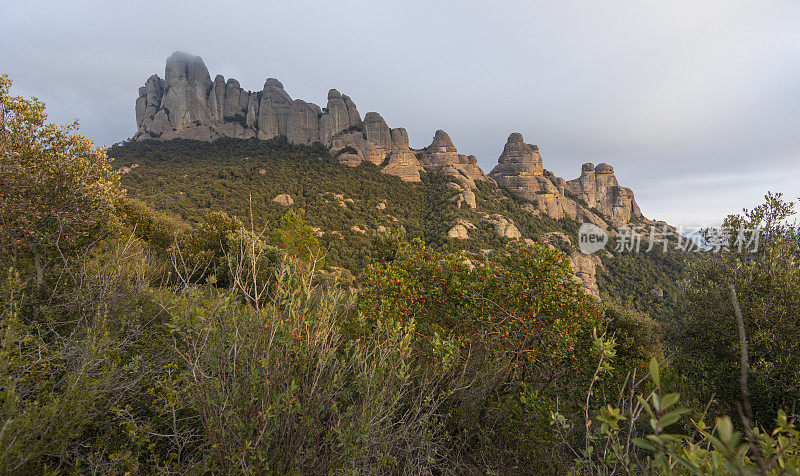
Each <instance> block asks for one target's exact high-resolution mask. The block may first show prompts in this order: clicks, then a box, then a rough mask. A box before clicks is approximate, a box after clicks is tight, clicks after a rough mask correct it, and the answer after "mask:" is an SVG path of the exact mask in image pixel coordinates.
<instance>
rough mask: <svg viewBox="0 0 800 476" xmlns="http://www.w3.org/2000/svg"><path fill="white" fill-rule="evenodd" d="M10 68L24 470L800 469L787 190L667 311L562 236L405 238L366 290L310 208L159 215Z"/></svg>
mask: <svg viewBox="0 0 800 476" xmlns="http://www.w3.org/2000/svg"><path fill="white" fill-rule="evenodd" d="M0 81H1V82H0V108H1V110H0V112H1V113H2V114H1V119H0V120H2V128H1V129H0V161H1V162H0V181H1V182H0V226H1V227H2V228H0V265H2V269H3V270H4V273H3V280H2V285H1V286H0V306H2V311H1V312H2V315H1V316H0V319H1V321H0V322H2V327H1V328H0V333H1V334H0V380H1V381H2V383H1V384H0V422H1V425H0V468H2V469H3V470H4V471H5V472H17V473H62V472H74V473H84V472H109V473H141V474H150V473H181V474H183V473H209V472H211V473H221V472H225V473H228V472H230V473H238V472H242V473H259V474H298V473H300V474H325V473H333V474H340V473H347V474H359V473H370V474H372V473H378V474H464V473H467V474H509V473H511V474H514V473H516V474H562V473H569V472H574V473H586V474H613V473H625V474H642V473H645V474H646V473H658V474H729V473H733V474H798V473H799V472H800V444H799V443H798V438H799V436H798V432H797V429H796V427H795V426H794V423H793V422H794V420H795V418H796V417H797V413H798V411H797V409H796V402H797V399H798V398H797V397H798V392H797V386H796V385H797V381H798V378H797V374H796V372H797V368H798V365H797V359H798V358H800V350H799V349H798V347H797V343H796V342H797V338H796V337H797V335H798V334H797V327H796V326H797V322H798V320H797V316H798V308H799V307H800V283H798V277H799V276H800V268H799V267H798V228H797V226H796V225H786V218H788V217H789V216H790V215H791V214H792V212H793V210H792V208H791V205H790V204H787V203H784V202H783V201H781V197H780V196H769V197H768V201H767V203H766V204H765V205H763V206H760V207H757V208H756V209H754V210H752V211H746V212H745V213H744V214H742V215H740V216H732V217H730V218H729V219H728V222H729V223H731V224H742V223H746V224H748V225H753V224H759V225H764V226H765V229H766V231H767V232H766V234H765V236H764V239H763V241H762V243H763V245H762V246H761V247H760V248H759V252H758V253H756V254H748V255H742V254H737V253H736V252H735V247H732V248H731V251H729V252H727V253H723V254H721V255H715V256H709V257H707V258H705V259H703V260H700V261H698V262H697V263H696V268H694V269H693V270H692V271H691V275H690V277H689V279H688V280H687V281H686V282H684V283H682V286H683V287H682V289H681V292H680V293H679V297H680V299H681V303H682V306H684V309H685V312H684V313H681V314H680V315H676V316H672V318H671V319H669V320H659V321H655V320H653V319H651V318H650V317H649V316H647V315H646V314H643V313H641V312H638V311H633V310H630V309H626V308H624V307H622V306H619V305H600V304H598V303H596V302H595V301H594V300H593V299H591V298H590V297H589V296H587V295H586V294H585V293H584V292H583V291H582V290H581V288H580V287H579V286H578V285H577V284H575V282H574V281H573V280H572V279H571V277H570V273H569V269H568V266H567V261H566V257H565V255H564V254H563V253H562V252H561V251H558V250H555V249H547V248H544V247H541V246H519V245H509V246H505V247H502V248H499V249H497V250H496V251H494V252H492V253H488V254H487V255H485V257H484V258H482V259H476V257H475V255H469V256H466V255H464V254H462V253H458V252H448V251H446V250H440V249H434V248H432V247H430V246H429V245H426V244H424V243H423V242H421V241H412V242H410V243H409V242H403V240H401V239H389V240H385V241H383V242H379V243H377V244H376V248H375V249H376V250H378V251H379V253H378V254H377V256H379V257H380V259H376V260H375V261H374V262H373V264H370V265H368V266H366V267H365V272H364V275H363V276H362V277H361V279H360V280H359V281H358V282H357V283H356V284H357V286H356V288H351V287H349V286H343V285H342V284H341V277H342V276H341V275H337V274H333V273H323V272H320V271H319V269H320V265H321V260H322V259H323V258H326V257H325V256H324V246H320V243H319V242H318V241H317V238H316V236H315V235H314V233H313V230H311V228H310V227H309V226H308V225H307V224H306V223H305V222H304V221H303V218H302V216H300V215H296V214H294V213H288V214H284V215H282V216H281V217H280V220H279V226H278V227H277V229H276V230H272V231H270V232H262V231H261V228H260V225H256V224H254V222H250V223H244V224H243V223H242V222H241V221H240V219H239V218H235V217H231V216H228V215H227V214H225V213H221V212H217V213H211V214H206V215H204V216H202V217H199V218H198V220H197V223H187V222H186V221H184V220H181V219H178V218H176V217H174V216H172V215H167V214H165V213H163V212H159V211H155V210H153V209H151V208H150V207H149V206H147V205H146V204H144V203H143V202H139V201H136V200H132V199H130V198H128V197H127V196H126V194H125V193H124V192H123V190H122V188H121V186H120V184H119V179H118V176H117V174H116V173H114V172H113V171H112V169H111V168H110V166H109V162H108V159H107V158H106V155H105V152H104V151H103V150H102V149H95V148H94V147H93V146H92V145H91V143H90V142H88V141H86V140H84V139H83V138H82V137H80V136H77V135H74V134H73V133H72V130H73V127H72V126H67V127H56V126H52V125H48V124H46V122H45V119H46V116H45V114H44V106H43V104H41V103H40V102H38V101H35V100H26V99H23V98H17V97H12V96H10V95H9V87H10V81H9V80H8V79H7V78H6V77H5V76H3V77H2V80H0ZM740 334H744V336H745V337H744V339H743V340H740ZM742 342H743V343H745V344H746V345H742V344H741V343H742ZM732 358H735V359H736V360H735V361H736V362H737V364H731V359H732ZM742 369H743V370H742ZM726 414H728V415H732V416H731V417H729V416H725V415H726Z"/></svg>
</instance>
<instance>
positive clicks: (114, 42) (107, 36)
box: [0, 0, 800, 224]
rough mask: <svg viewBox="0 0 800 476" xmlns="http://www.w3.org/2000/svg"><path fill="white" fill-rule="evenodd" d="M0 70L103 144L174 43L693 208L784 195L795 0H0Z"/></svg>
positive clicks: (798, 33) (798, 55)
mask: <svg viewBox="0 0 800 476" xmlns="http://www.w3.org/2000/svg"><path fill="white" fill-rule="evenodd" d="M0 25H1V26H2V28H0V42H2V45H3V46H2V48H0V71H1V72H5V73H8V74H9V75H10V76H11V77H12V79H13V80H14V90H13V91H14V92H15V93H17V94H24V95H36V96H37V97H39V98H40V99H43V100H44V101H45V102H46V103H47V105H48V110H49V112H50V117H51V119H53V120H55V121H58V122H64V121H68V120H70V119H71V118H74V117H77V118H79V120H80V122H81V130H82V132H83V133H84V134H85V135H87V136H88V137H91V138H93V139H95V140H96V141H97V142H98V143H102V144H111V143H113V142H116V141H119V140H122V139H125V138H127V137H130V136H131V135H132V134H133V132H134V131H135V121H134V101H135V99H136V97H137V89H138V87H139V86H141V85H143V84H144V81H145V80H146V79H147V77H148V76H150V75H151V74H153V73H158V74H159V76H161V77H163V75H164V61H165V60H166V58H167V56H168V55H169V54H170V53H172V52H173V51H175V50H182V51H186V52H189V53H193V54H197V55H200V56H202V57H203V59H204V60H205V63H206V65H207V66H208V69H209V71H210V72H211V75H212V77H213V76H214V75H215V74H218V73H219V74H222V75H224V76H225V78H226V79H227V78H229V77H234V78H236V79H238V80H239V81H240V83H241V84H242V87H244V88H247V89H251V90H260V89H261V88H262V86H263V83H264V80H265V79H266V78H267V77H276V78H278V79H280V80H281V81H282V82H283V84H284V86H285V87H286V89H287V91H288V92H289V94H291V95H292V97H294V98H301V99H305V100H309V101H313V102H315V103H317V104H320V105H323V106H324V103H325V97H326V93H327V91H328V89H329V88H337V89H339V90H340V91H342V92H344V93H346V94H348V95H350V96H351V97H352V98H353V100H354V101H355V102H356V104H357V105H358V108H359V111H361V113H362V114H363V113H365V112H368V111H378V112H380V113H381V114H382V115H383V117H384V118H385V119H386V121H387V122H388V123H389V125H390V127H401V126H402V127H406V128H407V129H408V131H409V135H410V137H411V145H412V147H423V146H425V145H427V144H428V143H429V142H430V141H431V139H432V137H433V133H434V132H435V131H436V129H444V130H445V131H447V132H448V133H449V134H450V136H451V138H452V139H453V142H454V143H455V144H456V147H458V149H459V151H460V152H462V153H467V154H475V155H477V156H478V161H479V164H480V165H481V167H483V168H484V170H486V171H487V172H488V171H489V170H491V168H492V167H493V166H494V164H495V163H496V161H497V157H498V155H499V154H500V152H501V150H502V148H503V144H504V143H505V140H506V138H507V137H508V134H509V133H510V132H512V131H518V132H522V133H523V135H524V136H525V139H526V141H527V142H532V143H536V144H539V146H540V148H541V152H542V155H543V157H544V162H545V167H546V168H548V169H551V170H553V171H554V172H556V174H558V175H560V176H563V177H565V178H567V179H570V178H574V177H576V176H577V175H578V174H579V173H580V165H581V164H582V163H583V162H594V163H599V162H608V163H610V164H612V165H613V166H614V168H615V170H616V172H617V177H618V178H619V179H620V181H621V183H622V184H623V185H625V186H629V187H631V188H633V189H634V191H635V193H636V198H637V201H638V202H639V204H640V206H641V207H642V210H643V212H644V213H645V215H647V216H648V217H652V218H660V219H666V220H668V221H670V222H671V223H674V224H701V223H702V224H708V223H712V222H715V221H718V220H719V219H720V218H721V217H722V216H723V215H724V214H726V213H729V212H734V211H738V209H740V208H741V207H743V206H752V205H755V204H756V203H758V202H759V201H760V198H761V196H762V195H763V194H764V193H765V192H767V191H768V190H772V191H776V192H784V193H785V194H786V195H788V196H789V198H791V199H796V198H797V197H798V196H800V2H797V1H796V0H787V1H771V0H759V1H747V2H744V1H731V0H727V1H710V0H693V1H670V2H656V1H646V0H628V1H622V0H619V1H617V0H615V1H611V0H606V1H587V0H578V1H571V0H559V1H557V2H553V1H542V2H533V1H513V2H489V1H482V2H476V1H463V0H462V1H452V2H425V1H402V2H401V1H397V2H379V1H375V0H373V1H363V2H356V1H336V2H331V1H318V2H311V1H297V0H295V1H288V0H284V1H281V2H255V1H254V2H219V1H218V2H205V1H194V2H164V1H160V2H153V1H139V2H125V3H117V2H111V1H107V2H99V1H80V0H74V1H70V2H63V1H32V0H25V1H17V0H4V1H0Z"/></svg>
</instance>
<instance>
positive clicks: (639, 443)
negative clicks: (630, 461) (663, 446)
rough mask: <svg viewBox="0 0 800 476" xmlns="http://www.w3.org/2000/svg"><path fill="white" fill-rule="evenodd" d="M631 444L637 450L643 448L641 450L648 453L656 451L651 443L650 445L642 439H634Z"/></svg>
mask: <svg viewBox="0 0 800 476" xmlns="http://www.w3.org/2000/svg"><path fill="white" fill-rule="evenodd" d="M633 444H634V445H636V446H638V447H639V448H643V449H646V450H649V451H655V450H656V447H655V446H653V444H652V443H650V442H649V441H647V440H645V439H644V438H635V439H634V440H633Z"/></svg>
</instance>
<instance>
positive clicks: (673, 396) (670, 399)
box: [661, 393, 681, 410]
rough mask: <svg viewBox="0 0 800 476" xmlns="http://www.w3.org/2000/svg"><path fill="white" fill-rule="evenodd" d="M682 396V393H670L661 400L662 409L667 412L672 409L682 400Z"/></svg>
mask: <svg viewBox="0 0 800 476" xmlns="http://www.w3.org/2000/svg"><path fill="white" fill-rule="evenodd" d="M680 398H681V394H680V393H668V394H666V395H664V396H663V397H662V398H661V409H662V410H666V409H667V408H669V407H671V406H672V405H675V404H676V403H678V400H680Z"/></svg>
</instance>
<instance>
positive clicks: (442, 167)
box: [422, 129, 491, 188]
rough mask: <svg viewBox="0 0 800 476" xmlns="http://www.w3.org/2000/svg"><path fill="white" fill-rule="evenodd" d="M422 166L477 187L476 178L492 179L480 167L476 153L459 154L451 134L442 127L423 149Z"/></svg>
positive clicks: (471, 186) (426, 169)
mask: <svg viewBox="0 0 800 476" xmlns="http://www.w3.org/2000/svg"><path fill="white" fill-rule="evenodd" d="M422 167H423V168H424V169H425V171H427V172H440V173H443V174H447V175H450V176H452V177H455V178H456V179H457V180H458V181H460V182H462V183H464V184H465V185H468V186H469V187H470V188H475V181H476V180H483V181H491V179H490V178H489V176H488V175H486V174H485V173H484V172H483V170H481V168H480V167H478V159H477V158H476V157H475V156H474V155H463V154H459V153H458V150H457V149H456V146H455V145H453V141H452V140H450V136H449V135H447V133H446V132H445V131H443V130H441V129H440V130H438V131H436V134H435V135H434V136H433V142H431V145H429V146H428V147H426V148H425V149H423V151H422Z"/></svg>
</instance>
